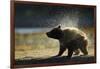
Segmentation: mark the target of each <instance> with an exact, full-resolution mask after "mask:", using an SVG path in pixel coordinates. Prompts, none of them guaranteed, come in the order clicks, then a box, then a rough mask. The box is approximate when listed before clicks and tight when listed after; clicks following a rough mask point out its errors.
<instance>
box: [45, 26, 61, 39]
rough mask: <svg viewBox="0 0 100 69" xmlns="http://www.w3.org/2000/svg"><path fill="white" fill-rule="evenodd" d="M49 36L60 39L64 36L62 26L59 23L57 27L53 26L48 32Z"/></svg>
mask: <svg viewBox="0 0 100 69" xmlns="http://www.w3.org/2000/svg"><path fill="white" fill-rule="evenodd" d="M46 34H47V36H48V37H50V38H54V39H60V38H62V37H63V31H62V30H61V26H60V25H59V26H58V27H56V28H53V29H52V30H51V31H49V32H47V33H46Z"/></svg>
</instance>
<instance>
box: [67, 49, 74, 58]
mask: <svg viewBox="0 0 100 69" xmlns="http://www.w3.org/2000/svg"><path fill="white" fill-rule="evenodd" d="M72 54H73V49H68V56H67V58H71V57H72Z"/></svg>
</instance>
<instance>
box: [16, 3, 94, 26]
mask: <svg viewBox="0 0 100 69" xmlns="http://www.w3.org/2000/svg"><path fill="white" fill-rule="evenodd" d="M58 24H62V25H64V26H66V27H67V26H68V27H79V28H80V27H93V26H94V8H92V7H90V8H84V7H82V8H81V7H80V8H78V7H66V6H58V5H57V6H56V5H55V6H49V5H43V4H42V5H34V4H15V28H51V27H55V26H57V25H58Z"/></svg>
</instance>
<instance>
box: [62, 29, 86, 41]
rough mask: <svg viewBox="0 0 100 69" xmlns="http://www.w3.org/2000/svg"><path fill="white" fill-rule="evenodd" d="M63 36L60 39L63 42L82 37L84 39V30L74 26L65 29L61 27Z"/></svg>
mask: <svg viewBox="0 0 100 69" xmlns="http://www.w3.org/2000/svg"><path fill="white" fill-rule="evenodd" d="M63 34H64V36H63V38H62V40H63V41H64V42H69V41H71V40H74V39H77V38H80V37H83V38H84V39H86V34H85V33H84V32H82V31H81V30H79V29H76V28H67V29H63Z"/></svg>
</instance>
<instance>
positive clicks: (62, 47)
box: [57, 45, 66, 56]
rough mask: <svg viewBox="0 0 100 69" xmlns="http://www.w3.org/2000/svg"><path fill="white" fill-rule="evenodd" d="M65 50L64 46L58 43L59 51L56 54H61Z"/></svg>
mask: <svg viewBox="0 0 100 69" xmlns="http://www.w3.org/2000/svg"><path fill="white" fill-rule="evenodd" d="M65 50H66V48H65V47H64V46H61V45H60V49H59V53H58V55H57V56H61V55H62V54H63V52H64V51H65Z"/></svg>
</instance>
